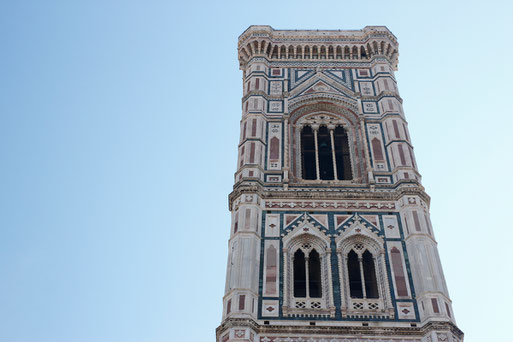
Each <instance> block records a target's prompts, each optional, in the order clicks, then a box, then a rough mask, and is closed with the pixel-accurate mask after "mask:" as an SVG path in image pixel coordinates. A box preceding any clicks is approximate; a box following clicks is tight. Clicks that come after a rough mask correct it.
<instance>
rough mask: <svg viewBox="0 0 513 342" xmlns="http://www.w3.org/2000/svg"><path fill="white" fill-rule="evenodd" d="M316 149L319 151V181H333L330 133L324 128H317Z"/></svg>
mask: <svg viewBox="0 0 513 342" xmlns="http://www.w3.org/2000/svg"><path fill="white" fill-rule="evenodd" d="M317 148H318V151H319V172H320V179H325V180H331V179H335V177H334V175H333V152H332V148H331V137H330V132H329V131H328V128H327V127H326V126H322V127H320V128H319V132H318V133H317Z"/></svg>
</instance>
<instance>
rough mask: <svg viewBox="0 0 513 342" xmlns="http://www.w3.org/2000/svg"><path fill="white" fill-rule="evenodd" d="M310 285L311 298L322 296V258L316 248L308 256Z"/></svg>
mask: <svg viewBox="0 0 513 342" xmlns="http://www.w3.org/2000/svg"><path fill="white" fill-rule="evenodd" d="M308 285H309V286H308V287H309V290H310V298H321V297H322V288H321V259H320V257H319V253H317V251H316V250H315V249H314V250H312V251H311V252H310V257H309V258H308Z"/></svg>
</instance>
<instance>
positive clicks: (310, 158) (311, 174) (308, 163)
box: [301, 126, 317, 179]
mask: <svg viewBox="0 0 513 342" xmlns="http://www.w3.org/2000/svg"><path fill="white" fill-rule="evenodd" d="M301 156H302V163H301V164H302V166H303V168H302V175H303V179H316V178H317V176H316V172H317V171H316V166H315V142H314V133H313V131H312V128H311V127H310V126H305V127H303V130H302V131H301Z"/></svg>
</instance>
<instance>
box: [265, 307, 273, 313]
mask: <svg viewBox="0 0 513 342" xmlns="http://www.w3.org/2000/svg"><path fill="white" fill-rule="evenodd" d="M266 310H267V311H269V312H273V311H274V310H275V309H274V308H273V307H272V306H268V307H267V308H266Z"/></svg>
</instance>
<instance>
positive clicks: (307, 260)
mask: <svg viewBox="0 0 513 342" xmlns="http://www.w3.org/2000/svg"><path fill="white" fill-rule="evenodd" d="M305 254H306V253H305ZM309 264H310V255H307V256H305V271H306V274H305V275H306V276H305V279H306V298H307V299H310V267H309Z"/></svg>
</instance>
